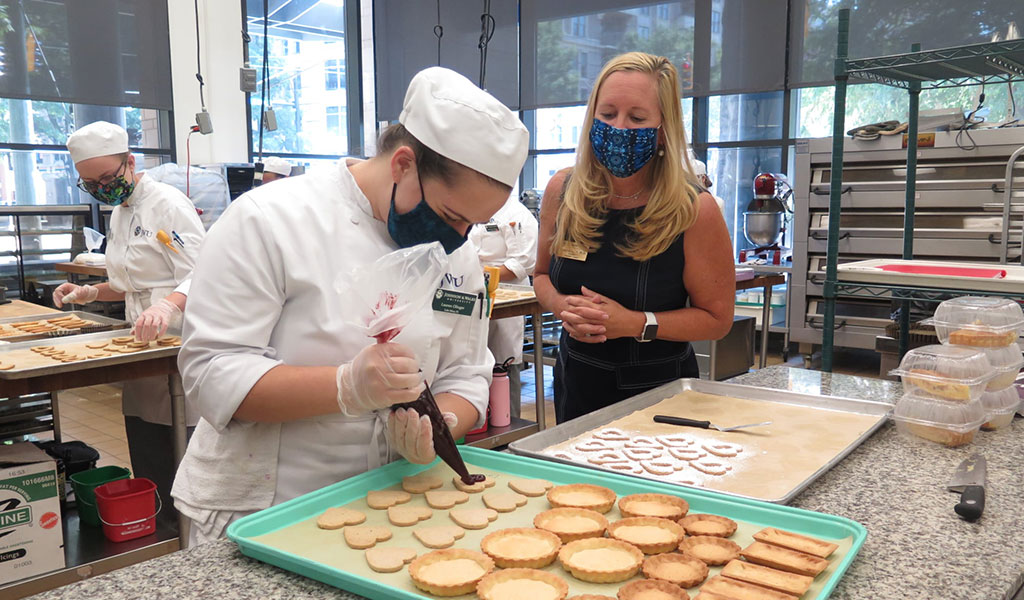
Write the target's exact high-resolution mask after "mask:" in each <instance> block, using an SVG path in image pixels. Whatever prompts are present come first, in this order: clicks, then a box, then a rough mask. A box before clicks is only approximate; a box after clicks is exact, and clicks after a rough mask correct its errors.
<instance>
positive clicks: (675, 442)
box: [655, 433, 694, 448]
mask: <svg viewBox="0 0 1024 600" xmlns="http://www.w3.org/2000/svg"><path fill="white" fill-rule="evenodd" d="M655 439H656V440H658V442H660V443H661V445H662V446H668V447H669V448H685V447H687V446H692V445H693V444H694V439H693V438H692V437H690V436H688V435H686V434H684V433H673V434H671V435H659V436H658V437H657V438H655Z"/></svg>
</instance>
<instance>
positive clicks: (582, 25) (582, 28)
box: [572, 17, 587, 37]
mask: <svg viewBox="0 0 1024 600" xmlns="http://www.w3.org/2000/svg"><path fill="white" fill-rule="evenodd" d="M572 34H573V35H574V36H576V37H584V36H586V35H587V18H586V17H573V18H572Z"/></svg>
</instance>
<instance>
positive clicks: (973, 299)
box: [922, 296, 1024, 348]
mask: <svg viewBox="0 0 1024 600" xmlns="http://www.w3.org/2000/svg"><path fill="white" fill-rule="evenodd" d="M922 323H924V324H927V325H934V326H935V333H936V334H938V336H939V341H940V342H942V343H943V344H956V345H958V346H974V347H979V348H1000V347H1003V346H1009V345H1011V344H1013V343H1014V342H1016V341H1017V338H1018V337H1019V336H1020V332H1021V329H1022V328H1024V311H1022V310H1021V307H1020V304H1018V303H1017V302H1016V301H1014V300H1010V299H1007V298H985V297H979V296H963V297H960V298H953V299H951V300H946V301H945V302H943V303H941V304H939V306H938V308H936V309H935V316H934V317H932V318H931V319H926V320H924V321H922Z"/></svg>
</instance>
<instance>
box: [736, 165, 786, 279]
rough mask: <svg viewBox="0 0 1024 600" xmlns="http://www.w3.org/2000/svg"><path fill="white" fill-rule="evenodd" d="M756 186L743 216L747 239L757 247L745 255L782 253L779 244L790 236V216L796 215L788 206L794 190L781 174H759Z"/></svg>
mask: <svg viewBox="0 0 1024 600" xmlns="http://www.w3.org/2000/svg"><path fill="white" fill-rule="evenodd" d="M753 187H754V199H753V200H751V201H750V204H748V205H747V210H746V211H745V212H744V213H743V237H745V238H747V241H748V242H750V244H752V245H753V246H754V248H753V249H750V250H746V251H744V252H743V254H745V255H747V256H749V255H751V254H753V255H758V254H761V253H766V252H767V253H769V254H770V253H771V251H781V250H782V248H780V246H779V242H780V241H781V240H782V238H783V236H784V235H785V233H786V215H787V214H792V212H793V210H792V209H791V208H790V207H789V205H788V200H789V198H790V196H792V195H793V188H791V187H790V186H789V183H788V182H787V181H786V178H785V176H784V175H781V174H778V173H758V175H757V176H756V177H754V186H753ZM776 262H778V261H776Z"/></svg>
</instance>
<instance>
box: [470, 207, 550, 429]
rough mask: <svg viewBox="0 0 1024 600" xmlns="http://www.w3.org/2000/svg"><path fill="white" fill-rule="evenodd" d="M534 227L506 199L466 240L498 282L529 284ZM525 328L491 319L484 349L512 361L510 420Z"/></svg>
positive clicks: (517, 321) (521, 320) (519, 322)
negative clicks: (497, 273)
mask: <svg viewBox="0 0 1024 600" xmlns="http://www.w3.org/2000/svg"><path fill="white" fill-rule="evenodd" d="M537 228H538V226H537V219H536V218H535V217H534V216H533V213H531V212H530V209H528V208H526V206H524V205H523V203H522V202H520V201H519V199H518V198H515V197H510V198H509V199H508V200H507V201H506V202H505V205H504V206H502V207H501V210H499V211H498V212H496V213H494V216H493V217H491V218H490V220H489V221H487V223H483V224H480V225H476V226H474V227H473V229H471V230H470V232H469V241H471V242H473V246H475V247H476V248H477V252H478V253H479V255H480V262H481V263H483V264H484V265H486V266H489V267H498V268H499V269H500V270H501V282H502V283H513V284H516V285H530V275H533V267H534V265H535V264H537ZM525 326H526V319H525V317H508V318H505V319H494V320H493V321H491V324H490V327H489V329H488V333H487V347H488V348H489V349H490V350H491V354H493V355H494V362H495V363H497V364H502V363H504V362H505V361H506V360H507V359H509V358H511V359H512V363H511V365H510V366H509V373H508V376H509V384H510V394H509V395H510V397H511V406H510V408H511V414H512V416H513V417H518V416H519V406H520V380H519V372H520V371H522V367H523V329H524V328H525Z"/></svg>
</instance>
